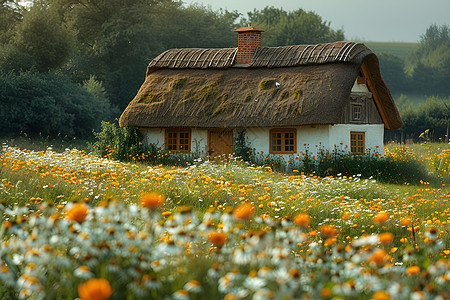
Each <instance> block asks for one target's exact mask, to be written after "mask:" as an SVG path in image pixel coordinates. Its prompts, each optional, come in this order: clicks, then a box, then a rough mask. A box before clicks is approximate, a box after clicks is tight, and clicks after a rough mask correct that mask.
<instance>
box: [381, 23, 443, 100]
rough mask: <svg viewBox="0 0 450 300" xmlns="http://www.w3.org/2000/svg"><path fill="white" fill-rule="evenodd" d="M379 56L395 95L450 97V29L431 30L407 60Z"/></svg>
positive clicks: (428, 30)
mask: <svg viewBox="0 0 450 300" xmlns="http://www.w3.org/2000/svg"><path fill="white" fill-rule="evenodd" d="M377 56H378V59H379V61H380V69H381V72H382V75H383V77H384V79H385V81H386V83H387V84H388V86H389V88H390V90H391V92H393V93H396V94H400V93H408V94H420V95H429V96H448V95H450V26H447V25H443V26H437V25H431V26H430V27H428V28H427V30H426V32H425V34H424V35H422V36H421V37H420V43H419V46H418V47H417V48H416V49H415V50H414V51H412V52H410V53H409V54H408V55H407V56H406V58H405V59H402V58H400V57H399V56H396V55H394V54H391V53H378V54H377Z"/></svg>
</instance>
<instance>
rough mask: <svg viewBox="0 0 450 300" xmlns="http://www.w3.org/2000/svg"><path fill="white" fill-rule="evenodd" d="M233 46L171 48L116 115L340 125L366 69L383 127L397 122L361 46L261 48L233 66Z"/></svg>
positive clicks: (373, 61)
mask: <svg viewBox="0 0 450 300" xmlns="http://www.w3.org/2000/svg"><path fill="white" fill-rule="evenodd" d="M236 52H237V48H227V49H171V50H167V51H166V52H164V53H162V54H160V55H159V56H158V57H156V58H155V59H154V60H153V61H152V62H151V63H150V64H149V66H148V69H147V77H146V80H145V82H144V84H143V85H142V86H141V88H140V90H139V92H138V94H137V95H136V97H135V98H134V99H133V100H132V101H131V103H130V104H129V105H128V107H127V108H126V109H125V111H124V113H123V114H122V116H121V118H120V125H121V126H133V127H203V128H205V127H208V128H224V127H227V128H245V127H273V126H277V127H278V126H297V125H306V124H339V123H342V122H343V115H344V109H345V107H346V104H347V102H348V99H349V95H350V92H351V89H352V86H353V84H354V82H355V80H356V77H357V76H358V74H359V73H360V72H363V73H364V74H365V76H366V77H367V78H368V84H369V88H371V91H372V93H373V95H374V99H375V103H376V106H377V108H378V110H379V112H380V115H381V117H382V118H383V121H384V123H385V127H386V128H388V129H396V128H399V127H401V125H402V121H401V119H400V117H399V114H398V111H397V109H396V107H395V104H394V101H393V99H392V96H391V94H390V92H389V89H388V88H387V86H386V84H385V82H384V80H383V78H382V77H381V74H380V70H379V66H378V59H377V58H376V56H375V54H374V53H373V52H372V51H371V50H370V49H368V48H367V47H366V46H364V45H363V44H357V43H345V42H337V43H329V44H319V45H298V46H288V47H261V48H259V49H258V50H257V52H256V53H255V55H254V57H253V59H252V61H251V62H250V64H248V65H245V66H239V65H236V64H235V60H234V59H235V56H236Z"/></svg>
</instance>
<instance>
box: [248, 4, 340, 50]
mask: <svg viewBox="0 0 450 300" xmlns="http://www.w3.org/2000/svg"><path fill="white" fill-rule="evenodd" d="M247 21H248V22H249V24H251V25H252V26H256V27H259V28H261V29H264V31H265V33H264V35H263V36H262V43H263V45H266V46H288V45H301V44H317V43H326V42H335V41H340V40H344V33H343V31H342V30H333V29H332V28H331V26H330V22H326V21H323V20H322V18H321V17H320V16H319V15H317V14H316V13H314V12H307V11H304V10H303V9H298V10H295V11H285V10H283V9H282V8H275V7H265V8H264V9H262V10H256V9H255V10H253V11H252V12H249V13H248V20H247Z"/></svg>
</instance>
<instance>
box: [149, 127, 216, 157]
mask: <svg viewBox="0 0 450 300" xmlns="http://www.w3.org/2000/svg"><path fill="white" fill-rule="evenodd" d="M141 133H142V135H143V136H144V141H143V143H144V145H154V146H156V147H160V148H161V149H164V147H165V145H164V142H165V140H164V138H165V129H164V128H141ZM207 146H208V130H206V129H196V128H192V129H191V151H192V152H193V153H195V154H196V155H198V156H199V157H203V156H206V155H207Z"/></svg>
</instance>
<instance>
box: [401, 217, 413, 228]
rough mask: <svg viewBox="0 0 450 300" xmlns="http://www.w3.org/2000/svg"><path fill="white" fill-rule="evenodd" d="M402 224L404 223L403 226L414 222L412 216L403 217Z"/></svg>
mask: <svg viewBox="0 0 450 300" xmlns="http://www.w3.org/2000/svg"><path fill="white" fill-rule="evenodd" d="M400 224H402V226H409V225H411V224H412V221H411V218H409V217H406V218H401V219H400Z"/></svg>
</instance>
